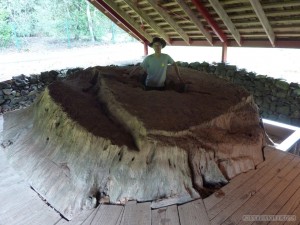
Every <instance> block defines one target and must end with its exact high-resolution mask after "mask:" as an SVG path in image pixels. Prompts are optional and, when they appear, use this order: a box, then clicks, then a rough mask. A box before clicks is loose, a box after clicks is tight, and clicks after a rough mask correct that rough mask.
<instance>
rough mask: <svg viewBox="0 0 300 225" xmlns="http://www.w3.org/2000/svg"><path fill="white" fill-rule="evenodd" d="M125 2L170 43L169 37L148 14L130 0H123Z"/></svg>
mask: <svg viewBox="0 0 300 225" xmlns="http://www.w3.org/2000/svg"><path fill="white" fill-rule="evenodd" d="M124 2H126V4H127V5H128V6H129V7H130V8H131V9H132V10H134V11H135V12H136V14H138V15H139V16H140V17H141V18H142V19H143V20H144V21H145V22H146V23H148V24H149V26H150V27H151V28H152V29H153V30H154V31H155V32H156V33H158V34H159V35H160V36H161V37H162V38H163V39H164V40H165V41H166V42H167V43H168V44H171V41H170V37H169V36H168V35H167V34H166V33H165V32H164V31H163V30H162V29H161V28H160V27H159V26H158V25H157V24H156V23H155V22H153V20H152V19H150V18H149V16H147V15H146V13H144V12H143V11H142V10H141V9H139V8H138V6H137V5H136V4H135V3H134V2H132V0H124Z"/></svg>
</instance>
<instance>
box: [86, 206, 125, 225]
mask: <svg viewBox="0 0 300 225" xmlns="http://www.w3.org/2000/svg"><path fill="white" fill-rule="evenodd" d="M123 209H124V207H123V206H118V205H100V209H99V210H98V211H97V213H96V215H95V217H94V219H93V221H92V223H91V225H116V224H117V222H118V220H119V217H120V215H121V213H122V211H123Z"/></svg>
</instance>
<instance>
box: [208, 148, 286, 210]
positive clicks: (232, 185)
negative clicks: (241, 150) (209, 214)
mask: <svg viewBox="0 0 300 225" xmlns="http://www.w3.org/2000/svg"><path fill="white" fill-rule="evenodd" d="M280 155H283V154H278V152H277V150H270V149H266V150H265V157H266V160H265V161H264V162H262V163H261V164H259V168H262V167H265V166H267V165H269V164H272V163H274V160H276V157H277V158H278V159H279V157H280ZM258 171H259V170H258V169H256V170H251V171H248V172H247V173H242V174H240V175H238V176H236V177H234V178H233V179H232V180H231V181H230V182H229V183H228V184H227V185H225V186H224V187H222V188H221V189H220V190H219V191H217V192H215V193H214V194H212V195H210V196H209V197H207V198H205V199H204V200H203V202H204V204H205V208H206V209H207V210H210V209H211V208H213V207H214V206H215V205H216V204H217V203H219V202H220V201H222V199H223V198H224V196H225V195H228V194H229V193H231V192H232V191H235V190H236V189H237V188H239V187H240V186H242V185H243V183H245V182H246V181H247V180H249V179H250V178H252V177H253V176H255V174H256V173H257V172H258Z"/></svg>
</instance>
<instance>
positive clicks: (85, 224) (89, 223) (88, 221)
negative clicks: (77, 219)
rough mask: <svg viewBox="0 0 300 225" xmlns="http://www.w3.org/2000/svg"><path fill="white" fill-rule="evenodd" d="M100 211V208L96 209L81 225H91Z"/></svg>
mask: <svg viewBox="0 0 300 225" xmlns="http://www.w3.org/2000/svg"><path fill="white" fill-rule="evenodd" d="M98 211H100V207H98V208H97V209H95V210H94V211H93V212H92V213H91V214H90V215H89V217H88V218H87V219H86V220H85V221H84V222H83V223H82V224H81V225H91V223H92V222H93V220H94V218H95V216H96V214H97V213H98Z"/></svg>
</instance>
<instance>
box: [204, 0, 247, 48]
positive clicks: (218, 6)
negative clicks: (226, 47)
mask: <svg viewBox="0 0 300 225" xmlns="http://www.w3.org/2000/svg"><path fill="white" fill-rule="evenodd" d="M208 1H209V2H210V4H211V5H212V7H213V8H214V10H215V11H216V12H217V14H218V15H219V17H220V18H221V20H222V21H223V23H224V24H225V26H226V27H227V28H228V30H229V31H230V33H231V34H232V36H233V38H234V40H235V41H236V42H237V43H238V45H239V46H241V35H240V33H239V32H238V31H237V29H236V27H235V26H234V24H233V23H232V21H231V19H230V18H229V16H228V15H227V13H226V12H225V10H224V9H223V7H222V5H221V4H220V2H219V1H218V0H208Z"/></svg>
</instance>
